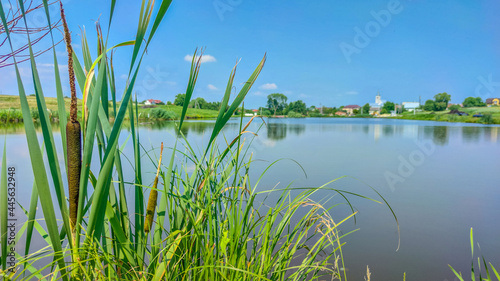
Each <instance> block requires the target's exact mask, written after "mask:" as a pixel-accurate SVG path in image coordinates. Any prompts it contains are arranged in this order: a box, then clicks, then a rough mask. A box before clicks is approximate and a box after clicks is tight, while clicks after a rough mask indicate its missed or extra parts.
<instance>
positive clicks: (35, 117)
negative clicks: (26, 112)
mask: <svg viewBox="0 0 500 281" xmlns="http://www.w3.org/2000/svg"><path fill="white" fill-rule="evenodd" d="M31 118H33V120H38V119H40V115H39V114H38V110H36V109H34V108H32V109H31Z"/></svg>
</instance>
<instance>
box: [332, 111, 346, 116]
mask: <svg viewBox="0 0 500 281" xmlns="http://www.w3.org/2000/svg"><path fill="white" fill-rule="evenodd" d="M335 116H347V113H345V112H344V111H337V112H335Z"/></svg>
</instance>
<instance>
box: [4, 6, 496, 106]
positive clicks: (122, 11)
mask: <svg viewBox="0 0 500 281" xmlns="http://www.w3.org/2000/svg"><path fill="white" fill-rule="evenodd" d="M107 2H109V1H95V0H87V1H79V0H66V1H63V3H64V4H65V10H66V13H67V19H68V23H69V25H70V29H71V30H72V37H73V42H74V44H75V49H76V51H77V52H80V51H81V49H79V48H80V45H79V44H80V33H81V31H80V28H83V27H84V26H85V28H86V30H87V36H88V37H89V38H92V39H93V38H95V27H94V26H95V21H96V20H97V19H100V22H101V23H102V24H103V26H105V24H106V23H107V21H108V14H109V3H107ZM2 3H3V4H4V6H5V5H6V3H5V1H4V0H2ZM139 8H140V1H137V0H136V1H130V0H125V1H121V0H119V1H117V6H116V11H115V18H114V19H113V24H112V27H111V35H110V43H109V45H114V44H116V43H119V42H122V41H125V40H130V39H132V38H134V37H135V30H136V26H137V22H138V13H139ZM498 11H500V1H499V0H482V1H465V0H461V1H458V0H455V1H451V0H443V1H431V0H412V1H409V0H401V1H397V0H370V1H367V0H365V1H347V0H317V1H284V0H275V1H263V0H177V1H176V0H174V1H173V3H172V6H171V8H170V10H169V12H168V13H167V16H166V18H165V20H164V22H163V23H162V25H161V27H160V29H159V30H158V32H157V36H156V37H155V39H154V40H153V43H152V45H151V46H150V48H149V51H148V56H147V57H146V58H145V60H144V63H143V68H142V73H141V75H140V77H139V81H138V83H137V86H136V90H137V92H138V96H139V100H144V99H148V98H154V99H161V100H163V101H166V100H173V98H174V96H175V95H176V94H177V93H182V92H184V91H185V88H186V85H187V79H188V74H189V67H190V63H189V62H188V61H186V56H187V55H191V54H192V53H193V52H194V50H195V49H196V48H197V47H205V48H206V50H205V54H206V55H207V62H205V63H203V64H202V68H201V72H200V75H199V79H198V83H197V88H196V90H195V96H201V97H203V98H205V99H206V100H208V101H216V100H220V99H221V98H222V95H223V91H224V89H225V86H226V83H227V79H228V76H229V73H230V71H231V68H232V67H233V66H234V64H235V62H236V61H238V60H240V59H241V61H240V63H239V66H238V72H237V76H236V80H235V82H236V83H235V85H236V87H237V90H239V89H241V83H242V82H244V81H245V80H246V79H247V78H248V76H249V75H250V74H251V73H252V71H253V69H254V68H255V67H256V66H257V64H258V63H259V61H260V59H261V58H262V56H263V55H264V53H266V52H267V55H268V60H267V62H266V65H265V67H264V69H263V71H262V73H261V75H260V77H259V79H258V80H257V82H256V84H255V85H254V87H253V88H252V90H251V91H250V93H249V95H248V97H247V99H246V107H253V108H256V107H258V106H261V105H262V106H263V105H265V103H266V96H267V95H268V94H270V93H275V92H279V93H284V94H285V95H287V96H288V99H289V101H294V100H298V99H301V100H303V101H304V102H306V104H307V105H316V106H319V105H320V104H322V105H324V106H340V105H347V104H359V105H362V104H365V103H367V102H374V100H375V95H376V93H377V91H380V93H381V95H382V98H383V99H384V100H388V101H393V102H397V103H401V102H404V101H418V99H419V96H421V97H422V100H423V101H425V100H426V99H430V98H432V97H433V96H434V95H435V94H437V93H440V92H447V93H449V94H451V96H452V102H453V103H460V102H462V101H463V100H464V98H466V97H468V96H480V97H482V98H483V99H486V98H488V97H493V96H500V68H499V66H500V18H499V17H498ZM53 12H56V11H55V10H54V11H53ZM55 16H56V15H54V17H55ZM39 18H40V15H36V14H35V15H33V16H32V19H31V21H32V22H34V23H36V22H37V20H38V19H39ZM38 21H39V20H38ZM94 42H95V41H92V40H91V42H90V43H91V48H92V47H94V46H95V43H94ZM43 44H47V42H44V43H43ZM38 46H40V48H41V47H42V46H43V45H42V44H40V45H38ZM1 51H2V52H5V48H2V49H1ZM57 51H58V55H59V56H60V60H62V61H61V63H62V62H65V60H66V59H65V57H64V47H63V46H62V44H61V45H60V46H58V47H57ZM130 54H131V49H125V48H124V49H122V50H120V51H118V52H117V53H116V58H115V64H116V65H115V69H116V75H117V80H118V81H117V82H118V85H119V87H118V90H119V91H121V90H123V85H124V84H125V79H124V78H123V77H125V75H126V74H127V71H128V64H129V60H130ZM208 55H209V56H208ZM38 62H39V64H40V65H41V66H40V68H41V72H42V78H44V79H43V81H42V83H43V84H44V85H43V86H44V88H45V95H46V96H55V91H54V85H53V84H54V83H53V81H52V80H53V76H51V72H52V70H51V68H50V64H51V63H52V61H51V54H47V55H43V56H40V57H39V58H38ZM62 68H63V69H64V67H62ZM22 71H23V78H25V80H26V82H27V84H29V80H30V75H29V73H30V72H29V65H27V64H23V65H22ZM13 77H14V76H13V72H12V69H11V68H1V69H0V92H1V93H2V94H16V93H17V86H16V84H15V81H14V79H12V78H13ZM64 78H65V79H66V77H64ZM65 81H66V80H65ZM65 83H66V82H65ZM68 90H69V87H68V86H65V91H66V93H67V95H69V91H68Z"/></svg>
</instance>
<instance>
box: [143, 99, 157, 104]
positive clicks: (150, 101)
mask: <svg viewBox="0 0 500 281" xmlns="http://www.w3.org/2000/svg"><path fill="white" fill-rule="evenodd" d="M160 103H161V100H154V99H149V100H146V101H145V102H144V104H145V105H152V104H160Z"/></svg>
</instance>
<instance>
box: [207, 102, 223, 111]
mask: <svg viewBox="0 0 500 281" xmlns="http://www.w3.org/2000/svg"><path fill="white" fill-rule="evenodd" d="M203 109H209V110H217V111H218V110H219V109H220V102H219V101H214V102H207V103H206V104H205V106H204V107H203Z"/></svg>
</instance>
